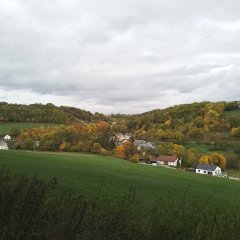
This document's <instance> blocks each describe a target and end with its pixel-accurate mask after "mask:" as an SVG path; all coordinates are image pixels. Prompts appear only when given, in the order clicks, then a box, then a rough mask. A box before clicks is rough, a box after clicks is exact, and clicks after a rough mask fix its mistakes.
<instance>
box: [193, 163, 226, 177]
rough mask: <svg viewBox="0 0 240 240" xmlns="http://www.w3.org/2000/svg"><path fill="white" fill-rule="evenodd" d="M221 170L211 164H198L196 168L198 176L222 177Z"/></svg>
mask: <svg viewBox="0 0 240 240" xmlns="http://www.w3.org/2000/svg"><path fill="white" fill-rule="evenodd" d="M221 172H222V170H221V168H220V167H218V166H216V165H209V164H201V163H200V164H198V165H197V167H196V173H198V174H206V175H212V176H218V175H221Z"/></svg>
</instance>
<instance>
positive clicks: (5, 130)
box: [0, 122, 56, 136]
mask: <svg viewBox="0 0 240 240" xmlns="http://www.w3.org/2000/svg"><path fill="white" fill-rule="evenodd" d="M55 125H56V124H52V123H23V122H19V123H0V136H1V135H4V134H9V131H10V129H11V128H13V127H14V128H18V129H20V130H25V129H28V128H38V127H41V126H44V127H47V126H55Z"/></svg>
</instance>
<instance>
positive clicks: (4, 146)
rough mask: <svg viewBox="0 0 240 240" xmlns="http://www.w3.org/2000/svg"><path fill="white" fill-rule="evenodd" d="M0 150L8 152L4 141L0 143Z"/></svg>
mask: <svg viewBox="0 0 240 240" xmlns="http://www.w3.org/2000/svg"><path fill="white" fill-rule="evenodd" d="M0 150H8V145H7V143H6V142H4V141H0Z"/></svg>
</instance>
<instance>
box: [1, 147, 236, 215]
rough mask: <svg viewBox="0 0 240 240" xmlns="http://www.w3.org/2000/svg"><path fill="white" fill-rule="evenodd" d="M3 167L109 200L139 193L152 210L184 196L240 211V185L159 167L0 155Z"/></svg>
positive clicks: (79, 157) (76, 157)
mask: <svg viewBox="0 0 240 240" xmlns="http://www.w3.org/2000/svg"><path fill="white" fill-rule="evenodd" d="M0 165H5V167H6V168H8V169H10V170H11V172H13V173H16V174H22V173H25V174H28V175H38V176H40V177H41V178H44V179H46V180H48V179H50V178H52V177H56V178H57V179H58V182H59V187H60V188H61V189H65V190H66V189H72V190H73V191H74V192H76V193H77V192H78V193H80V194H82V195H84V196H87V197H96V196H97V195H98V194H99V193H100V195H101V196H102V197H103V198H104V199H111V200H118V199H120V198H121V197H122V196H124V195H126V194H127V193H128V189H129V188H130V187H133V188H134V191H135V194H136V195H135V197H136V200H137V201H139V202H140V203H141V204H143V205H144V206H145V208H147V206H149V208H151V207H152V206H153V205H154V204H155V203H157V202H159V201H161V202H162V203H164V202H165V203H168V204H169V203H177V202H178V201H180V200H181V198H183V195H184V193H185V194H186V198H187V200H188V201H196V202H198V203H199V202H200V203H201V204H204V203H205V202H206V200H207V199H209V197H210V196H211V195H212V194H213V193H214V197H212V198H211V199H209V200H208V201H209V202H208V206H206V207H208V208H211V206H214V207H216V206H220V207H221V208H228V209H231V210H232V211H233V210H235V209H236V208H240V183H239V182H238V181H231V180H228V179H222V178H216V177H211V176H201V175H197V174H194V173H188V172H181V171H177V170H174V169H166V168H155V167H152V166H147V165H141V164H134V163H130V162H128V161H124V160H120V159H116V158H112V157H103V156H100V155H90V154H76V153H75V154H74V153H46V152H42V153H41V152H23V151H0Z"/></svg>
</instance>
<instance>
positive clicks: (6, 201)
mask: <svg viewBox="0 0 240 240" xmlns="http://www.w3.org/2000/svg"><path fill="white" fill-rule="evenodd" d="M0 165H5V167H4V168H1V167H0V206H1V207H0V239H3V240H4V239H22V240H26V239H35V240H42V239H48V240H65V239H69V240H78V239H81V240H85V239H86V240H89V239H92V240H95V239H99V240H112V239H119V240H135V239H136V240H148V239H149V240H155V239H156V240H159V239H174V240H182V239H185V240H193V239H199V240H201V239H204V240H222V239H228V240H235V239H239V237H240V232H239V223H240V217H239V210H240V182H238V181H232V180H228V179H221V178H216V177H211V176H201V175H196V174H194V173H188V172H182V171H178V170H174V169H167V168H163V167H153V166H147V165H141V164H135V163H131V162H128V161H124V160H120V159H116V158H112V157H104V156H99V155H89V154H76V153H50V152H24V151H0ZM7 169H9V170H10V172H8V171H7ZM32 176H36V177H32ZM41 179H43V181H42V180H41ZM56 179H57V181H56ZM56 182H57V185H56ZM55 186H56V188H55Z"/></svg>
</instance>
